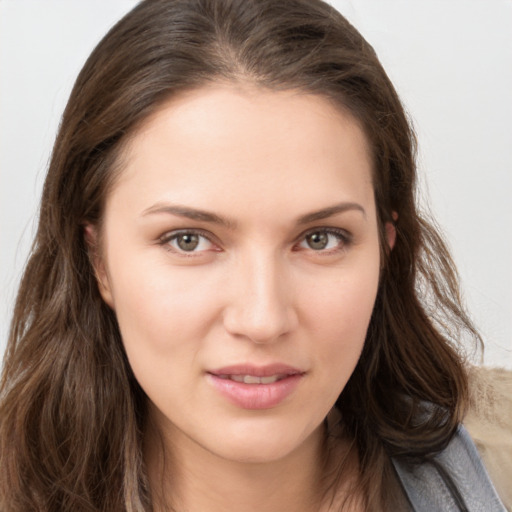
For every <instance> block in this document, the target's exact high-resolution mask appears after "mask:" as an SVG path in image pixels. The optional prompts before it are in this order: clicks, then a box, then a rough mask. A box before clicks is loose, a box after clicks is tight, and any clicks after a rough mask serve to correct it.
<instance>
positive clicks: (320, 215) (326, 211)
mask: <svg viewBox="0 0 512 512" xmlns="http://www.w3.org/2000/svg"><path fill="white" fill-rule="evenodd" d="M351 210H355V211H359V212H361V213H362V214H363V217H364V218H365V219H366V210H365V209H364V208H363V207H362V206H361V205H360V204H359V203H348V202H347V203H339V204H335V205H334V206H329V207H327V208H322V209H321V210H318V211H315V212H311V213H306V214H305V215H302V216H300V217H299V218H298V220H297V224H308V223H310V222H315V221H317V220H322V219H327V218H329V217H332V216H333V215H337V214H338V213H344V212H347V211H351Z"/></svg>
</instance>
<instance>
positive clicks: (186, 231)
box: [158, 228, 221, 257]
mask: <svg viewBox="0 0 512 512" xmlns="http://www.w3.org/2000/svg"><path fill="white" fill-rule="evenodd" d="M180 235H197V236H200V237H202V238H205V239H206V240H208V242H209V243H210V244H212V245H213V246H215V247H216V248H217V249H214V250H219V251H220V250H221V249H220V247H219V243H218V242H217V241H216V240H215V237H214V236H213V235H212V234H211V233H209V232H208V231H205V230H203V229H197V228H179V229H173V230H171V231H166V232H165V233H164V234H163V235H162V236H160V237H159V238H158V243H159V244H160V245H162V246H163V245H166V246H167V247H168V250H169V251H171V252H174V253H175V254H179V255H180V256H186V257H192V256H198V255H200V254H202V253H204V252H207V251H205V250H203V251H197V252H196V251H190V252H187V251H182V250H179V249H176V248H175V247H172V246H171V245H170V244H169V242H171V241H172V240H174V239H176V238H177V237H178V236H180Z"/></svg>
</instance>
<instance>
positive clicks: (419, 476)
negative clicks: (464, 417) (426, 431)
mask: <svg viewBox="0 0 512 512" xmlns="http://www.w3.org/2000/svg"><path fill="white" fill-rule="evenodd" d="M392 462H393V465H394V467H395V469H396V472H397V474H398V477H399V479H400V481H401V483H402V486H403V488H404V490H405V493H406V495H407V497H408V498H409V501H410V503H411V508H412V510H413V511H414V512H437V511H439V512H506V509H505V506H504V505H503V503H502V502H501V500H500V498H499V497H498V494H497V493H496V490H495V488H494V486H493V484H492V483H491V480H490V479H489V476H488V474H487V471H486V469H485V467H484V465H483V463H482V460H481V459H480V456H479V454H478V452H477V449H476V446H475V445H474V443H473V441H472V440H471V437H470V436H469V434H468V432H467V430H466V429H465V428H464V427H463V426H462V425H460V426H459V428H458V430H457V432H456V434H455V435H454V437H453V438H452V440H451V441H450V443H449V444H448V446H447V447H446V448H445V449H444V450H443V451H442V452H440V453H439V454H437V455H436V456H434V457H433V458H432V459H431V460H429V461H426V462H424V463H421V464H411V463H407V462H404V461H403V460H398V459H392Z"/></svg>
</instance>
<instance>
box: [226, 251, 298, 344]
mask: <svg viewBox="0 0 512 512" xmlns="http://www.w3.org/2000/svg"><path fill="white" fill-rule="evenodd" d="M228 288H230V289H231V293H230V294H229V295H230V300H229V303H228V305H227V306H226V308H225V310H224V319H223V320H224V327H225V329H226V330H227V331H228V332H229V333H230V334H231V335H233V336H237V337H243V338H246V339H249V340H251V341H252V342H254V343H258V344H262V343H271V342H275V341H277V340H279V339H280V338H282V337H283V336H284V335H286V334H288V333H290V332H292V331H293V330H294V329H295V327H296V325H297V322H298V320H297V314H296V310H295V308H294V305H293V299H292V297H293V288H292V286H291V283H290V279H288V278H287V272H286V269H285V265H283V264H282V263H281V264H279V262H278V261H277V258H275V257H272V256H264V255H257V254H254V253H253V254H252V255H251V256H250V257H248V258H245V259H244V261H240V262H239V265H238V266H237V269H236V271H235V272H233V274H232V275H230V283H229V285H228Z"/></svg>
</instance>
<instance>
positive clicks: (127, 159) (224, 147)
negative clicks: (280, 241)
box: [112, 84, 373, 209]
mask: <svg viewBox="0 0 512 512" xmlns="http://www.w3.org/2000/svg"><path fill="white" fill-rule="evenodd" d="M123 161H124V162H123V166H122V167H123V169H122V172H121V176H120V179H119V181H118V182H117V184H116V186H115V187H114V190H113V192H112V195H113V196H115V195H116V194H118V195H119V194H121V193H122V194H124V195H126V196H128V195H129V192H130V190H131V191H132V196H133V197H132V198H131V199H130V201H131V203H132V204H134V205H135V204H136V206H137V207H140V208H141V209H144V208H147V207H148V206H150V205H149V204H147V203H148V202H151V201H155V202H157V201H166V200H169V201H173V202H176V201H177V202H179V203H188V202H192V203H194V205H195V206H203V207H210V208H222V207H223V206H225V205H235V206H236V205H237V204H239V203H243V204H245V205H246V206H251V207H252V208H255V209H258V208H261V209H262V208H263V207H264V206H270V205H269V204H267V203H272V201H274V202H275V201H277V202H280V203H283V202H288V203H289V206H290V208H294V209H297V207H298V205H299V204H300V202H301V201H308V202H309V203H310V204H309V205H308V206H310V207H311V208H315V207H317V206H318V207H323V206H324V205H325V203H328V202H331V203H333V204H334V203H339V202H340V201H343V200H355V199H357V200H358V201H360V202H362V201H366V202H367V201H371V200H372V199H373V187H372V183H371V174H372V173H371V157H370V151H369V148H368V143H367V140H366V137H365V135H364V133H363V131H362V129H361V128H360V126H359V124H358V123H357V122H356V121H355V119H354V118H353V117H352V116H351V115H350V114H348V113H347V112H345V111H343V110H342V109H341V108H339V107H337V106H335V105H334V103H333V102H331V101H330V100H328V99H327V98H325V97H323V96H320V95H314V94H307V93H304V92H302V91H296V90H289V91H279V92H276V91H269V90H262V89H258V88H249V87H244V88H236V87H234V86H230V85H222V84H216V85H212V86H208V87H204V88H201V89H197V90H193V91H189V92H187V93H184V94H182V95H179V96H177V97H175V98H172V99H171V100H169V101H168V102H167V103H165V104H163V105H162V106H161V107H160V108H159V109H158V111H157V112H156V113H155V114H153V115H152V116H151V117H149V118H148V119H147V120H146V122H145V123H144V124H143V125H142V126H141V127H140V128H139V129H138V130H137V132H136V133H135V134H134V135H133V136H132V137H131V139H130V141H129V143H128V144H127V147H126V150H125V154H124V158H123ZM344 196H347V197H344ZM125 200H127V197H126V198H125ZM197 202H199V203H201V204H199V205H198V204H196V203H197ZM143 203H145V204H143Z"/></svg>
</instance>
